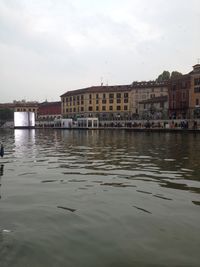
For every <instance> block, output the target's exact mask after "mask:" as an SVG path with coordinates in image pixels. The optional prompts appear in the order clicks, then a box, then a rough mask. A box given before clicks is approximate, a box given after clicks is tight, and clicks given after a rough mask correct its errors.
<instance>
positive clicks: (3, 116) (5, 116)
mask: <svg viewBox="0 0 200 267" xmlns="http://www.w3.org/2000/svg"><path fill="white" fill-rule="evenodd" d="M13 120H14V111H13V110H12V109H9V108H0V121H13Z"/></svg>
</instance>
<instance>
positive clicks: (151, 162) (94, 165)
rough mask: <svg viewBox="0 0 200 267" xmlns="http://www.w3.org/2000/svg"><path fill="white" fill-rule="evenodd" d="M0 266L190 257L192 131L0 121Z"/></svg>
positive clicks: (182, 261) (194, 241)
mask: <svg viewBox="0 0 200 267" xmlns="http://www.w3.org/2000/svg"><path fill="white" fill-rule="evenodd" d="M0 142H3V144H4V147H5V156H4V158H0V184H1V186H0V196H1V198H0V266H1V267H8V266H9V267H26V266H27V267H45V266H48V267H51V266H52V267H57V266H59V267H64V266H67V267H71V266H72V267H107V266H109V267H112V266H113V267H121V266H122V267H126V266H127V267H129V266H131V267H132V266H152V267H154V266H161V267H162V266H170V267H171V266H189V267H193V266H200V265H199V264H200V134H193V133H145V132H144V133H141V132H138V133H136V132H126V131H123V130H115V131H111V130H99V131H98V130H96V131H92V130H90V131H86V130H80V131H78V130H53V129H52V130H42V129H41V130H1V132H0Z"/></svg>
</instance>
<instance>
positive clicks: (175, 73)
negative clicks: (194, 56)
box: [156, 70, 182, 82]
mask: <svg viewBox="0 0 200 267" xmlns="http://www.w3.org/2000/svg"><path fill="white" fill-rule="evenodd" d="M181 75H182V73H181V72H178V71H176V70H175V71H172V73H171V74H170V72H169V71H167V70H164V71H163V73H161V74H160V75H159V76H158V78H157V79H156V81H157V82H163V81H168V80H169V79H173V78H177V77H179V76H181Z"/></svg>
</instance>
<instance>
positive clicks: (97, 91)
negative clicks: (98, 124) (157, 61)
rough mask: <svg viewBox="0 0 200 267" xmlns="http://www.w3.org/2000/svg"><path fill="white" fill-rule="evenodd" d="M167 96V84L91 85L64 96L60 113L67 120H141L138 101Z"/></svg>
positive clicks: (62, 96)
mask: <svg viewBox="0 0 200 267" xmlns="http://www.w3.org/2000/svg"><path fill="white" fill-rule="evenodd" d="M166 95H168V88H167V84H166V83H157V82H134V83H132V84H131V85H116V86H92V87H88V88H84V89H79V90H73V91H68V92H66V93H65V94H63V95H61V113H62V115H63V116H64V117H67V118H74V119H76V118H79V117H97V118H99V120H131V119H137V118H139V102H140V101H141V100H147V99H149V98H153V97H160V96H166Z"/></svg>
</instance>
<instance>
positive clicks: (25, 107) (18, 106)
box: [13, 100, 38, 118]
mask: <svg viewBox="0 0 200 267" xmlns="http://www.w3.org/2000/svg"><path fill="white" fill-rule="evenodd" d="M13 104H14V111H18V112H19V111H21V112H34V113H35V117H36V118H37V113H38V102H35V101H34V102H26V101H24V100H22V101H13Z"/></svg>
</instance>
